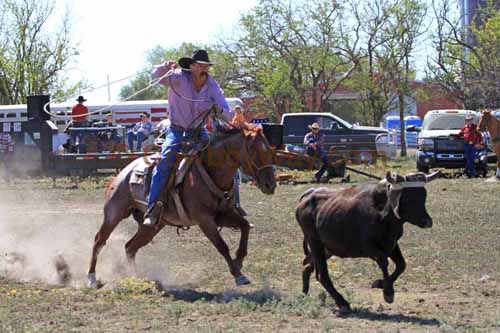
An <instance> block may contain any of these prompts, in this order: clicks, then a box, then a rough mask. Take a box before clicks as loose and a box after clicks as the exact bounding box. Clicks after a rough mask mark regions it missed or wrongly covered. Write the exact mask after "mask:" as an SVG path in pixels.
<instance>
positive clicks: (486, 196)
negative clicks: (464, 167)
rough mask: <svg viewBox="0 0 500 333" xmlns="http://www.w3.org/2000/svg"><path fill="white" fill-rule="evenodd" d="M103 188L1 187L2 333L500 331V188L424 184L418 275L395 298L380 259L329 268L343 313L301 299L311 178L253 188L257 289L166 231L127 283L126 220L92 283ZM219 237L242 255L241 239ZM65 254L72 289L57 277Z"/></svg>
mask: <svg viewBox="0 0 500 333" xmlns="http://www.w3.org/2000/svg"><path fill="white" fill-rule="evenodd" d="M353 180H354V185H356V184H357V183H356V182H357V181H359V182H366V179H362V178H356V177H353ZM106 181H107V178H106V177H100V178H92V179H88V180H86V181H83V182H82V183H81V184H80V187H79V189H73V188H72V186H71V185H72V184H71V182H70V180H68V179H62V180H59V181H58V184H57V187H56V188H53V187H52V182H51V181H50V180H48V179H37V180H31V181H28V180H27V181H18V182H17V183H15V184H10V185H6V184H3V183H2V184H0V332H11V331H12V332H18V331H46V332H48V331H50V332H54V331H85V332H88V331H120V332H123V331H162V332H165V331H176V332H192V331H200V332H223V331H224V332H226V331H234V332H239V331H252V332H253V331H255V332H261V331H263V332H269V331H286V332H318V331H356V332H358V331H380V332H394V331H403V332H422V331H426V332H427V331H429V332H438V331H439V332H441V331H444V332H448V331H449V332H455V331H500V260H499V259H500V209H499V208H498V207H499V206H500V196H499V193H500V182H485V181H484V180H483V179H474V180H468V179H441V180H437V181H435V182H433V183H430V184H429V185H428V186H427V188H428V197H427V208H428V211H429V213H430V215H431V216H432V217H433V219H434V226H433V228H432V229H426V230H423V229H419V228H417V227H415V226H412V225H406V226H405V235H404V236H403V238H402V240H401V242H400V244H401V248H402V251H403V254H404V255H405V258H406V260H407V269H406V271H405V272H404V273H403V275H402V276H401V277H400V279H399V280H398V281H397V282H396V284H395V291H396V295H395V301H394V303H392V304H387V303H385V302H384V300H383V296H382V292H381V291H380V290H375V289H371V288H370V285H371V282H372V281H373V280H374V279H376V278H379V277H380V276H381V273H380V271H379V269H378V268H377V266H376V264H375V263H374V262H372V261H370V260H368V259H356V260H354V259H337V258H335V259H333V260H331V261H330V263H329V268H330V274H331V276H332V280H333V282H334V284H335V285H336V287H338V290H339V291H340V292H341V293H342V294H343V295H344V296H345V297H346V298H347V299H348V300H349V302H351V305H352V307H353V309H354V311H353V313H352V314H350V315H348V316H346V317H339V316H338V311H337V308H336V306H335V304H334V303H333V301H332V300H331V299H330V297H329V296H327V295H326V294H325V292H324V291H323V288H322V287H321V285H320V284H319V283H317V282H316V281H314V277H313V279H312V281H311V291H310V293H309V296H303V295H302V293H301V288H302V281H301V260H302V246H301V231H300V229H299V227H298V225H297V223H296V221H295V218H294V206H295V204H296V201H297V198H298V197H299V196H300V194H301V193H302V192H303V191H304V190H306V189H308V188H309V187H311V186H313V185H309V184H305V185H297V186H291V185H282V186H279V187H278V188H277V191H276V193H275V194H274V195H273V196H266V195H264V194H262V193H260V192H259V191H258V190H257V189H256V188H255V187H253V186H251V185H247V184H245V185H243V187H242V202H243V203H244V207H245V208H246V209H247V210H248V212H249V213H250V216H249V220H250V221H251V222H252V223H254V224H255V228H254V229H253V230H252V232H251V235H250V244H249V254H248V257H247V259H246V261H245V266H244V268H243V271H244V272H245V274H247V275H248V276H249V277H250V279H251V280H252V284H250V285H249V286H244V287H241V288H238V287H236V286H235V284H234V280H233V279H232V277H231V275H230V273H229V272H228V269H227V267H226V265H225V263H224V261H223V259H222V257H221V256H220V255H219V254H218V253H217V251H216V250H215V248H213V246H212V245H211V244H210V243H209V241H208V240H207V239H205V237H204V236H203V235H202V234H201V232H200V231H199V230H198V229H197V228H192V229H190V230H188V231H182V230H180V231H177V230H176V229H175V228H166V229H164V231H162V233H160V234H159V235H158V236H157V238H156V239H155V241H154V243H153V244H151V245H148V246H146V247H145V248H143V249H142V250H141V252H139V254H138V257H137V264H138V267H139V271H140V276H139V277H138V278H131V277H129V276H128V273H127V269H126V265H125V253H124V249H123V247H124V245H125V242H126V241H127V240H128V239H130V237H131V236H132V235H133V233H134V232H135V230H136V225H135V222H134V221H133V220H132V219H127V220H125V221H123V222H122V223H121V224H120V226H119V227H118V228H117V229H116V230H115V232H114V233H113V235H112V237H111V239H110V240H109V241H108V243H107V245H106V247H105V249H104V250H103V252H102V253H101V256H100V258H99V259H100V261H99V263H98V266H97V274H98V278H100V279H101V280H102V281H103V282H104V283H105V285H104V287H103V288H101V289H99V290H94V289H89V288H87V287H86V278H85V276H86V270H87V269H88V263H89V259H90V251H91V246H92V242H93V237H94V234H95V232H96V231H97V229H98V228H99V226H100V223H101V218H102V214H101V211H102V197H103V192H104V186H105V184H106ZM350 185H353V184H350ZM350 185H349V186H350ZM327 186H329V187H340V186H346V185H345V184H340V183H339V182H335V181H334V182H333V183H332V184H329V185H327ZM222 234H223V237H224V238H225V239H226V240H227V241H228V243H229V244H230V248H231V249H232V253H234V251H235V249H236V246H237V241H238V239H239V233H237V232H234V231H232V230H226V229H224V230H223V231H222ZM61 258H62V259H63V260H64V261H65V262H66V263H67V265H68V266H67V271H66V273H67V275H66V278H67V279H66V281H60V280H59V276H58V274H57V264H58V265H59V268H60V269H61V262H60V260H61ZM58 260H59V261H58ZM63 268H64V267H63ZM153 281H155V282H153ZM62 282H66V285H64V284H63V283H62Z"/></svg>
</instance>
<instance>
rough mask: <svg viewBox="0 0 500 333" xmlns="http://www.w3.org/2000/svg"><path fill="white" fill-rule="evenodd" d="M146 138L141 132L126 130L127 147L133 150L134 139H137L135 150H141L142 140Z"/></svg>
mask: <svg viewBox="0 0 500 333" xmlns="http://www.w3.org/2000/svg"><path fill="white" fill-rule="evenodd" d="M146 139H147V136H146V135H145V134H144V133H143V132H137V133H134V132H133V131H128V132H127V142H128V149H130V150H134V140H137V149H136V150H137V151H141V148H142V142H143V141H144V140H146Z"/></svg>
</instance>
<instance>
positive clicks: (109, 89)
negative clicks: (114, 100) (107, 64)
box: [106, 74, 111, 102]
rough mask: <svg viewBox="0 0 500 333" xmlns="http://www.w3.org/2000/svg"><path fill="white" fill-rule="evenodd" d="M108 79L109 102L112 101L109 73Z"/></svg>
mask: <svg viewBox="0 0 500 333" xmlns="http://www.w3.org/2000/svg"><path fill="white" fill-rule="evenodd" d="M106 77H107V80H108V102H111V85H110V83H109V74H107V75H106Z"/></svg>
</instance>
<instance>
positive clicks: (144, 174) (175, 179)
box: [129, 147, 234, 222]
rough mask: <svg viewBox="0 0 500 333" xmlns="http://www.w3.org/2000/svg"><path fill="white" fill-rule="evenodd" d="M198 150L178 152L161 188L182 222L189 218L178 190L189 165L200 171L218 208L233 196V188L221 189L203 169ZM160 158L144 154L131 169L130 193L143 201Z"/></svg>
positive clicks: (224, 206) (158, 155) (225, 204)
mask: <svg viewBox="0 0 500 333" xmlns="http://www.w3.org/2000/svg"><path fill="white" fill-rule="evenodd" d="M199 152H200V151H199V149H197V147H195V148H192V149H191V150H190V151H189V152H188V153H182V152H181V153H178V155H177V160H176V162H175V164H174V166H173V167H172V171H171V173H170V176H169V179H168V180H167V183H166V186H165V188H164V189H163V193H168V194H167V196H168V197H171V198H173V200H174V203H175V209H176V211H177V215H178V217H179V219H180V220H181V221H183V222H184V221H189V220H190V219H189V217H188V215H187V213H186V209H185V208H184V204H183V203H182V200H181V197H180V193H179V191H180V187H181V185H182V183H183V182H184V178H185V177H186V175H187V173H188V171H189V170H190V169H191V167H196V168H197V171H198V172H199V173H200V175H201V177H202V178H203V180H204V182H205V184H206V185H207V186H208V188H209V189H210V191H211V192H212V193H213V194H215V195H216V196H217V197H218V198H219V210H224V209H225V208H227V206H228V203H229V202H230V201H231V199H232V198H233V196H234V190H233V188H231V189H230V190H229V191H222V190H221V189H219V188H218V187H217V185H216V184H215V183H214V181H213V180H212V179H211V177H210V175H209V174H208V172H207V171H206V170H205V167H204V166H203V165H202V162H201V160H200V159H199ZM160 160H161V155H160V154H154V155H150V156H144V157H143V158H142V159H141V160H140V161H139V163H138V164H137V165H136V166H135V167H134V169H133V170H132V173H131V177H130V181H129V186H130V190H131V192H132V193H134V194H136V196H137V197H139V198H144V201H145V200H146V198H147V196H148V194H149V191H150V188H151V180H152V177H153V170H154V168H155V167H156V165H158V163H159V162H160ZM136 201H138V200H136ZM164 204H165V203H164Z"/></svg>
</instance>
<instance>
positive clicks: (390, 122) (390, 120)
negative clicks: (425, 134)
mask: <svg viewBox="0 0 500 333" xmlns="http://www.w3.org/2000/svg"><path fill="white" fill-rule="evenodd" d="M385 127H386V128H387V129H393V130H399V129H400V128H401V122H400V121H399V116H388V117H387V118H385Z"/></svg>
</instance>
